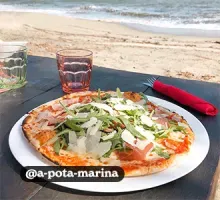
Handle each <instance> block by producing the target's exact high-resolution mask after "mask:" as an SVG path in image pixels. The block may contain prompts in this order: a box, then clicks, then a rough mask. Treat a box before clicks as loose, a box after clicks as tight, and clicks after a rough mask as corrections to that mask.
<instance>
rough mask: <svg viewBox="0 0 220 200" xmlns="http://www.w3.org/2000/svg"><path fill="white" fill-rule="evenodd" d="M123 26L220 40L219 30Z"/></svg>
mask: <svg viewBox="0 0 220 200" xmlns="http://www.w3.org/2000/svg"><path fill="white" fill-rule="evenodd" d="M122 24H124V25H125V26H128V27H131V28H134V29H137V30H140V31H145V32H149V33H154V34H165V35H173V36H186V37H187V36H189V37H202V38H216V39H217V38H220V30H204V29H195V28H194V29H193V28H189V29H188V28H166V27H157V26H147V25H143V26H142V25H141V24H126V23H122Z"/></svg>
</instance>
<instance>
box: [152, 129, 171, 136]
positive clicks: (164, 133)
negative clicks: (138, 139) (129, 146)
mask: <svg viewBox="0 0 220 200" xmlns="http://www.w3.org/2000/svg"><path fill="white" fill-rule="evenodd" d="M169 132H170V129H168V130H161V131H158V132H157V133H155V134H154V136H155V137H156V138H168V133H169Z"/></svg>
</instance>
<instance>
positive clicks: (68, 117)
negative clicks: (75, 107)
mask: <svg viewBox="0 0 220 200" xmlns="http://www.w3.org/2000/svg"><path fill="white" fill-rule="evenodd" d="M66 118H67V119H73V118H74V117H73V116H71V115H67V116H66Z"/></svg>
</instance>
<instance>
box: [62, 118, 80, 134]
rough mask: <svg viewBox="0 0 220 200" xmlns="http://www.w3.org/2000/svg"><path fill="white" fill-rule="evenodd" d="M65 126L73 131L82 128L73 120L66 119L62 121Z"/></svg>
mask: <svg viewBox="0 0 220 200" xmlns="http://www.w3.org/2000/svg"><path fill="white" fill-rule="evenodd" d="M64 124H65V125H66V126H67V127H69V128H70V129H72V130H73V131H81V130H82V128H81V127H80V126H78V125H76V124H75V123H74V121H72V120H69V119H67V120H66V122H65V123H64Z"/></svg>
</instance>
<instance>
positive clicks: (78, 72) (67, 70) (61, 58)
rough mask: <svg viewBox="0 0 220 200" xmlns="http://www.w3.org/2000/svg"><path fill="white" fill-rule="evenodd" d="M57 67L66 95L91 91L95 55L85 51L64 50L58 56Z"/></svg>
mask: <svg viewBox="0 0 220 200" xmlns="http://www.w3.org/2000/svg"><path fill="white" fill-rule="evenodd" d="M56 56H57V66H58V71H59V76H60V81H61V84H62V89H63V91H64V92H66V93H72V92H79V91H86V90H89V86H90V80H91V73H92V61H93V53H92V51H89V50H84V49H64V50H60V51H58V52H57V54H56Z"/></svg>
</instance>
